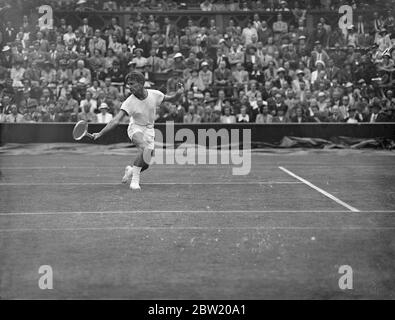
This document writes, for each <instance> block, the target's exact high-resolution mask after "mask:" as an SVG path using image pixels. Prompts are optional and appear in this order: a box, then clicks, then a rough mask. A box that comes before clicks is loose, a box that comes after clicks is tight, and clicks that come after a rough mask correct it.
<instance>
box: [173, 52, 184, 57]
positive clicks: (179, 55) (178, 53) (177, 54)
mask: <svg viewBox="0 0 395 320" xmlns="http://www.w3.org/2000/svg"><path fill="white" fill-rule="evenodd" d="M182 57H183V55H182V53H180V52H177V53H176V54H175V55H174V59H175V58H182Z"/></svg>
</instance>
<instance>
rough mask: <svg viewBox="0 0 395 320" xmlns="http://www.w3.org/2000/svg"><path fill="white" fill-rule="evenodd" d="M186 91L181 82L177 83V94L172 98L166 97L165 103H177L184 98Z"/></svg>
mask: <svg viewBox="0 0 395 320" xmlns="http://www.w3.org/2000/svg"><path fill="white" fill-rule="evenodd" d="M184 90H185V88H184V85H183V84H182V83H181V82H179V83H177V92H176V93H175V94H174V95H172V96H168V95H165V97H164V98H163V102H172V103H174V102H177V101H178V100H180V99H181V97H182V96H183V94H184Z"/></svg>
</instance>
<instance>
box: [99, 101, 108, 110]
mask: <svg viewBox="0 0 395 320" xmlns="http://www.w3.org/2000/svg"><path fill="white" fill-rule="evenodd" d="M99 109H110V108H109V107H108V104H107V103H105V102H103V103H102V104H101V105H100V107H99Z"/></svg>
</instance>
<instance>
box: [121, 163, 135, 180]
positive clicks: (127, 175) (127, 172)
mask: <svg viewBox="0 0 395 320" xmlns="http://www.w3.org/2000/svg"><path fill="white" fill-rule="evenodd" d="M132 175H133V168H132V167H131V166H127V167H126V168H125V175H124V176H123V178H122V183H127V182H128V181H129V180H130V179H131V178H132Z"/></svg>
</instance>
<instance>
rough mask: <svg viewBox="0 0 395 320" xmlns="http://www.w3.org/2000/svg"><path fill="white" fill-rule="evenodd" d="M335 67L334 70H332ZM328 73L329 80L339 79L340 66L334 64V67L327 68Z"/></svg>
mask: <svg viewBox="0 0 395 320" xmlns="http://www.w3.org/2000/svg"><path fill="white" fill-rule="evenodd" d="M332 69H333V70H332ZM326 74H327V77H328V79H329V80H331V81H332V80H333V79H338V78H339V74H340V68H338V67H336V66H334V67H333V68H327V69H326Z"/></svg>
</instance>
